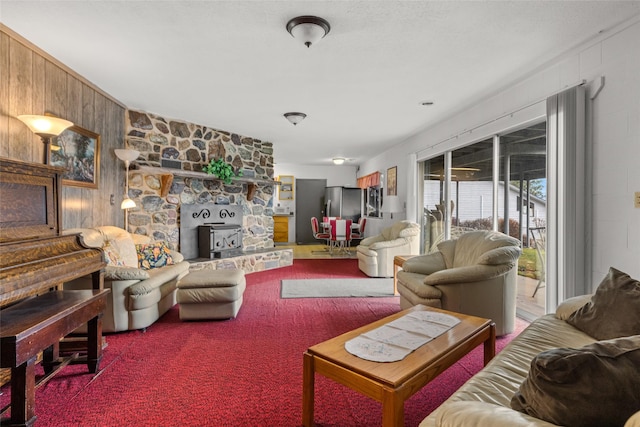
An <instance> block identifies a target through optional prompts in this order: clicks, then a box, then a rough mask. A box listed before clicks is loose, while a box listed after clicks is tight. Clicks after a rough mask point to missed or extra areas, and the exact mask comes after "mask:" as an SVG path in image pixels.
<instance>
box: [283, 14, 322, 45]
mask: <svg viewBox="0 0 640 427" xmlns="http://www.w3.org/2000/svg"><path fill="white" fill-rule="evenodd" d="M330 30H331V25H329V23H328V22H327V21H326V20H324V19H322V18H318V17H317V16H298V17H297V18H293V19H292V20H290V21H289V22H287V31H288V32H289V34H291V35H292V36H293V38H295V39H298V40H300V41H302V43H304V45H305V46H307V47H311V45H312V44H314V43H317V42H319V41H320V40H321V39H322V38H323V37H324V36H326V35H327V34H329V31H330Z"/></svg>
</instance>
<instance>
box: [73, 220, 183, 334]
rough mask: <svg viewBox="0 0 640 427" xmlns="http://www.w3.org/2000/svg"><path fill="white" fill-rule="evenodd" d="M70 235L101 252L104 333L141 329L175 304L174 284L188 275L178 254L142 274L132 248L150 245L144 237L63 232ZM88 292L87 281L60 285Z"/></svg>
mask: <svg viewBox="0 0 640 427" xmlns="http://www.w3.org/2000/svg"><path fill="white" fill-rule="evenodd" d="M74 233H80V234H81V236H82V238H83V240H84V242H85V244H86V245H88V246H91V247H97V248H102V249H103V250H104V251H105V258H107V267H106V268H105V274H104V287H105V288H106V289H111V292H110V293H109V296H108V297H107V307H106V309H105V311H104V316H103V318H102V328H103V331H104V332H119V331H127V330H135V329H144V328H146V327H148V326H150V325H151V324H153V323H154V322H155V321H156V320H158V318H160V316H162V315H163V314H164V313H165V312H167V310H169V309H170V308H171V307H173V306H174V305H175V304H176V285H177V282H178V280H180V279H181V278H182V277H184V276H185V275H186V274H187V273H188V272H189V263H188V262H187V261H184V257H183V256H182V255H181V254H180V253H179V252H176V251H171V252H170V254H171V258H172V259H173V264H171V265H166V266H163V267H159V268H151V269H148V270H143V269H140V268H138V255H137V252H136V244H145V243H150V242H151V239H150V238H149V237H148V236H142V235H138V234H130V233H128V232H127V231H125V230H123V229H121V228H118V227H113V226H103V227H96V228H77V229H70V230H65V231H64V234H74ZM114 258H117V259H114ZM114 264H121V265H114ZM90 288H91V278H90V277H83V278H80V279H76V280H74V281H72V282H68V283H65V284H64V289H90Z"/></svg>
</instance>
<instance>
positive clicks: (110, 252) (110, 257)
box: [102, 238, 124, 267]
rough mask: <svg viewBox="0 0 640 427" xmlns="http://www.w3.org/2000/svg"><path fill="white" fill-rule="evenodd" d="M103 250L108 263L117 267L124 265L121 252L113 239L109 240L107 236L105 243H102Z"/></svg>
mask: <svg viewBox="0 0 640 427" xmlns="http://www.w3.org/2000/svg"><path fill="white" fill-rule="evenodd" d="M102 250H103V252H104V258H105V261H106V262H107V265H113V266H115V267H122V266H123V265H124V261H123V260H122V258H121V257H120V252H119V251H118V249H117V248H116V246H115V245H114V244H113V243H112V242H111V240H107V239H106V238H105V241H104V245H102Z"/></svg>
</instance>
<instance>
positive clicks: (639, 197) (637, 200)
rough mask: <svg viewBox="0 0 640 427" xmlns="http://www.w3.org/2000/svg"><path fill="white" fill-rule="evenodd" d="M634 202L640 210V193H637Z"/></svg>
mask: <svg viewBox="0 0 640 427" xmlns="http://www.w3.org/2000/svg"><path fill="white" fill-rule="evenodd" d="M634 200H635V207H636V208H640V191H636V194H635V197H634Z"/></svg>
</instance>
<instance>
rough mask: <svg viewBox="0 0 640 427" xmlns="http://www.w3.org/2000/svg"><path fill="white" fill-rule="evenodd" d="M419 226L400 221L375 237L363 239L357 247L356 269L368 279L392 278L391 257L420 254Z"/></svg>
mask: <svg viewBox="0 0 640 427" xmlns="http://www.w3.org/2000/svg"><path fill="white" fill-rule="evenodd" d="M419 237H420V226H419V225H418V224H416V223H413V222H410V221H401V222H398V223H396V224H394V225H392V226H391V227H387V228H385V229H384V230H382V233H380V234H379V235H377V236H372V237H367V238H366V239H363V240H362V241H361V242H360V244H359V245H358V247H357V253H358V267H359V268H360V270H361V271H362V272H363V273H364V274H366V275H367V276H370V277H391V276H393V257H395V256H396V255H416V254H418V253H419V252H420V240H419Z"/></svg>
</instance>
